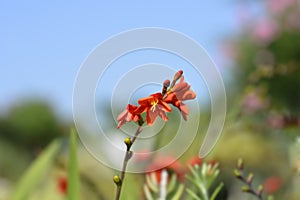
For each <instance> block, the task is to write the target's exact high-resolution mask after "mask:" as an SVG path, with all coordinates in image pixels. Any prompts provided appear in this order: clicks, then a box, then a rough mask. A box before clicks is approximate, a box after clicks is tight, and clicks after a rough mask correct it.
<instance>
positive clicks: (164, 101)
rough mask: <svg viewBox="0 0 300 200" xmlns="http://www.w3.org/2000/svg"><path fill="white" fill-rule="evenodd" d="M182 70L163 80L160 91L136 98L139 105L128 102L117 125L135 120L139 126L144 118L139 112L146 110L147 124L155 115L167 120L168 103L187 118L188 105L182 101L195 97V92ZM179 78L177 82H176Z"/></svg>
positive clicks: (151, 121)
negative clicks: (169, 78)
mask: <svg viewBox="0 0 300 200" xmlns="http://www.w3.org/2000/svg"><path fill="white" fill-rule="evenodd" d="M182 74H183V71H182V70H179V71H178V72H177V73H176V74H175V75H174V77H173V80H172V82H171V81H170V80H168V79H167V80H165V81H164V83H163V88H162V92H159V93H155V94H152V95H150V96H149V97H146V98H141V99H139V100H138V103H139V104H140V106H135V105H131V104H128V106H127V108H126V109H125V110H124V111H123V112H122V113H121V114H120V115H119V116H118V118H117V120H118V126H117V128H120V127H121V126H122V125H123V124H125V123H127V122H130V121H132V120H133V121H135V122H138V124H139V126H141V125H143V123H144V119H143V118H142V116H141V114H142V113H144V112H146V113H147V114H146V122H147V124H148V125H149V126H151V125H153V123H154V122H155V120H156V118H157V116H159V117H161V118H162V119H163V120H164V121H168V117H167V115H166V113H167V112H171V111H172V108H171V106H170V105H169V104H172V105H173V106H175V107H177V108H178V109H179V110H180V111H181V114H182V117H183V118H184V120H187V115H188V114H189V112H190V111H189V109H188V107H187V106H186V105H185V104H184V103H183V101H186V100H190V99H195V98H196V93H195V92H194V91H192V90H191V89H190V88H191V86H190V85H189V84H188V83H187V82H185V81H184V77H183V76H182ZM179 79H180V81H179V83H176V82H177V81H178V80H179Z"/></svg>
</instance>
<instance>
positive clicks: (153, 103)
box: [150, 99, 158, 112]
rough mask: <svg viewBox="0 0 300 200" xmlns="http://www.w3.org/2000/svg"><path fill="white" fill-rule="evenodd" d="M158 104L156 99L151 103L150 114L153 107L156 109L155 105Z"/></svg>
mask: <svg viewBox="0 0 300 200" xmlns="http://www.w3.org/2000/svg"><path fill="white" fill-rule="evenodd" d="M157 104H158V99H155V101H151V105H152V106H151V108H150V110H151V111H152V112H154V111H155V107H156V105H157Z"/></svg>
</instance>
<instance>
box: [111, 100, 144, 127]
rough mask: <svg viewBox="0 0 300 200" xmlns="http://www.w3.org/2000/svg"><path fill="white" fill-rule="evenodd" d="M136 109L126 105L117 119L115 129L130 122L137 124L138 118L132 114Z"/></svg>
mask: <svg viewBox="0 0 300 200" xmlns="http://www.w3.org/2000/svg"><path fill="white" fill-rule="evenodd" d="M136 109H137V106H135V105H131V104H128V105H127V107H126V109H125V110H124V111H123V112H121V113H120V114H119V116H118V118H117V120H118V122H119V123H118V126H117V128H120V127H121V126H122V125H123V124H125V123H127V122H130V121H132V120H133V121H135V122H137V121H138V120H139V118H140V116H139V115H137V114H136V113H135V112H134V111H135V110H136Z"/></svg>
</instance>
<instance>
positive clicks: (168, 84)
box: [161, 79, 170, 96]
mask: <svg viewBox="0 0 300 200" xmlns="http://www.w3.org/2000/svg"><path fill="white" fill-rule="evenodd" d="M169 86H170V80H169V79H167V80H165V82H164V87H163V89H162V92H161V94H162V96H164V95H165V94H166V93H167V91H168V87H169Z"/></svg>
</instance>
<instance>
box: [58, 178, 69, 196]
mask: <svg viewBox="0 0 300 200" xmlns="http://www.w3.org/2000/svg"><path fill="white" fill-rule="evenodd" d="M57 188H58V190H59V192H60V193H62V194H66V193H67V188H68V180H67V177H65V176H61V177H59V178H58V180H57Z"/></svg>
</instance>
